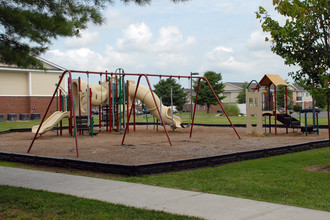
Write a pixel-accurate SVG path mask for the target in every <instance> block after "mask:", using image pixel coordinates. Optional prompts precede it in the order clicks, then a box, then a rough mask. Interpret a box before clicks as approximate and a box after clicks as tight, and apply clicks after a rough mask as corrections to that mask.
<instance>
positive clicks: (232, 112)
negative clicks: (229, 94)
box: [224, 104, 240, 116]
mask: <svg viewBox="0 0 330 220" xmlns="http://www.w3.org/2000/svg"><path fill="white" fill-rule="evenodd" d="M224 107H225V111H226V113H227V115H228V116H237V115H239V114H240V110H239V108H238V106H237V105H236V104H227V105H225V106H224Z"/></svg>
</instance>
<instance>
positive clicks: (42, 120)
mask: <svg viewBox="0 0 330 220" xmlns="http://www.w3.org/2000/svg"><path fill="white" fill-rule="evenodd" d="M65 73H66V71H65V72H64V73H62V76H61V78H60V80H59V82H58V84H57V86H56V89H55V91H54V94H53V96H52V98H51V100H50V102H49V104H48V107H47V109H46V112H45V114H44V116H43V117H42V119H41V122H40V125H39V127H38V130H37V132H36V134H35V135H34V137H33V140H32V142H31V144H30V147H29V149H28V151H27V153H30V151H31V149H32V146H33V144H34V141H35V140H36V138H37V135H38V134H39V131H40V128H41V126H42V124H43V123H44V121H45V118H46V115H47V114H48V112H49V109H50V106H51V105H52V103H53V101H54V98H55V96H56V93H57V90H58V89H59V87H60V84H61V82H62V80H63V78H64V75H65Z"/></svg>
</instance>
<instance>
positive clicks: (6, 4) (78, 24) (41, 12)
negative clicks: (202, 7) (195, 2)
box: [0, 0, 186, 68]
mask: <svg viewBox="0 0 330 220" xmlns="http://www.w3.org/2000/svg"><path fill="white" fill-rule="evenodd" d="M121 1H122V2H124V3H130V2H134V3H136V4H138V5H145V4H149V3H150V2H151V0H121ZM172 1H173V2H179V1H186V0H172ZM113 2H114V0H35V1H33V0H0V63H6V64H14V65H17V66H19V67H29V66H35V67H41V68H42V64H41V62H40V61H39V60H38V59H36V56H39V55H41V54H42V53H44V52H45V51H46V50H47V49H48V47H49V45H50V44H51V42H52V40H54V39H57V38H58V37H73V36H77V37H79V36H80V31H81V30H84V29H86V28H87V25H88V24H89V23H93V24H96V25H101V24H103V23H104V18H103V16H102V14H101V10H102V9H104V8H105V7H106V6H107V5H109V4H111V3H113Z"/></svg>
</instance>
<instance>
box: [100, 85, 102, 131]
mask: <svg viewBox="0 0 330 220" xmlns="http://www.w3.org/2000/svg"><path fill="white" fill-rule="evenodd" d="M99 84H100V85H101V81H99ZM101 86H102V85H101ZM101 94H102V93H101ZM101 127H102V121H101V105H99V133H101V132H102V131H101Z"/></svg>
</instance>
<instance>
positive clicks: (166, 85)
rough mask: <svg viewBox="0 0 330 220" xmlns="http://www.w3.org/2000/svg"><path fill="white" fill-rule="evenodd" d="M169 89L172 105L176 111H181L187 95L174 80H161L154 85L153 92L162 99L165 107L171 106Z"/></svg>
mask: <svg viewBox="0 0 330 220" xmlns="http://www.w3.org/2000/svg"><path fill="white" fill-rule="evenodd" d="M171 87H172V95H173V105H174V106H176V109H177V110H178V111H182V110H183V106H184V104H185V103H186V101H187V93H185V91H184V88H182V87H181V85H180V84H179V83H177V82H176V80H175V79H172V78H167V79H166V80H164V79H162V80H160V81H159V82H158V83H157V84H156V85H155V90H154V92H155V93H156V94H157V95H158V97H160V98H161V99H162V102H163V104H164V105H165V106H171Z"/></svg>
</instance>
